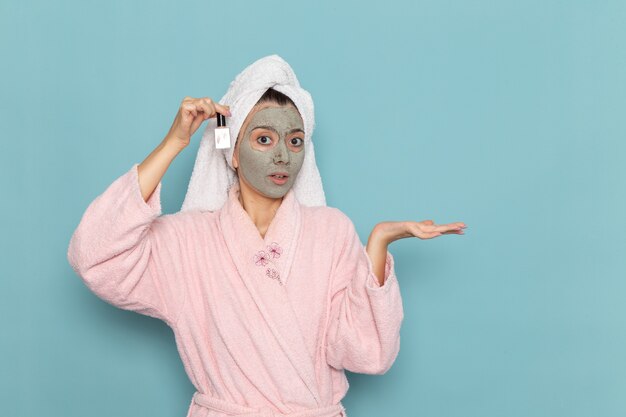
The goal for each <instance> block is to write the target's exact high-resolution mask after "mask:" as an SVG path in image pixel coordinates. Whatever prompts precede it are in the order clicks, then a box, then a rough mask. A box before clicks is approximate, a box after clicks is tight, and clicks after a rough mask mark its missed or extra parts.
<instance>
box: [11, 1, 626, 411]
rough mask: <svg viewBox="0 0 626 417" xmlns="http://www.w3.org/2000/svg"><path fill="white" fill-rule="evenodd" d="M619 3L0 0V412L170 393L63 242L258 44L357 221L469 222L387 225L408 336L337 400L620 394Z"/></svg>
mask: <svg viewBox="0 0 626 417" xmlns="http://www.w3.org/2000/svg"><path fill="white" fill-rule="evenodd" d="M625 21H626V3H624V2H620V1H603V2H592V1H545V0H542V1H538V0H537V1H524V2H520V1H500V2H495V1H487V0H473V1H457V2H453V1H438V2H434V1H421V0H419V1H417V0H412V1H408V0H407V1H395V0H394V1H385V2H371V3H364V2H348V1H345V2H330V1H329V2H321V1H309V2H306V3H304V2H293V1H291V2H288V1H276V0H265V1H259V2H253V1H248V2H245V1H224V2H213V1H212V2H209V1H196V2H184V1H182V2H181V1H178V2H164V1H152V2H147V1H145V2H137V1H121V0H110V1H107V2H93V1H75V2H70V1H56V2H51V1H28V2H26V1H17V0H13V1H6V0H5V1H3V2H2V3H0V48H1V53H2V55H1V59H0V103H1V104H2V110H1V111H0V126H1V127H0V129H1V130H0V132H1V136H2V140H1V142H0V143H1V151H0V158H1V159H0V162H1V165H0V166H1V167H2V176H1V178H0V186H1V188H2V190H3V192H4V195H5V198H4V199H3V204H2V205H1V206H2V208H1V210H2V214H3V218H4V222H3V233H2V234H1V235H0V244H1V245H2V246H1V247H0V249H2V254H3V256H2V269H1V274H2V279H1V280H0V286H1V288H0V294H1V295H0V297H1V298H2V301H1V302H0V325H1V326H2V329H3V336H2V338H1V341H0V353H1V354H2V367H1V369H2V370H1V371H0V415H2V416H13V417H31V416H42V415H45V416H65V417H73V416H90V417H98V416H102V417H104V416H113V415H114V416H117V417H123V416H137V415H141V416H148V415H149V416H152V417H161V416H162V417H166V416H168V417H169V416H181V417H183V416H184V415H185V413H186V411H187V407H188V405H189V401H190V400H191V395H192V393H193V391H194V389H193V386H192V385H191V383H190V382H189V381H188V379H187V377H186V375H185V373H184V370H183V366H182V362H181V361H180V359H179V357H178V354H177V352H176V347H175V344H174V338H173V334H172V332H171V330H170V329H169V328H168V327H167V326H166V325H165V324H164V323H162V322H160V321H158V320H155V319H152V318H149V317H145V316H140V315H138V314H136V313H132V312H126V311H122V310H118V309H116V308H114V307H112V306H110V305H108V304H106V303H105V302H103V301H101V300H99V299H98V298H96V297H95V296H94V295H93V294H91V293H90V292H89V291H88V289H87V288H86V287H85V286H84V285H83V284H82V282H80V280H79V278H78V277H77V276H76V275H75V274H74V272H73V271H72V269H71V268H70V266H69V264H68V263H67V259H66V250H67V244H68V242H69V238H70V236H71V233H72V232H73V230H74V228H75V227H76V226H77V224H78V221H79V220H80V217H81V215H82V213H83V212H84V210H85V209H86V207H87V205H88V204H89V203H90V202H91V201H92V200H93V199H94V198H95V197H96V196H97V195H99V194H100V193H101V192H102V191H104V189H105V188H106V187H107V186H108V184H110V183H111V182H112V181H113V180H114V179H115V178H117V177H118V176H120V175H121V174H122V173H124V172H125V171H126V170H127V169H129V168H130V166H131V165H132V164H133V163H135V162H141V161H142V160H143V159H144V158H145V157H146V156H147V155H148V154H149V153H150V152H151V151H152V149H153V148H154V147H155V146H156V145H157V144H158V143H159V142H160V141H161V140H162V139H163V137H164V135H165V133H166V132H167V131H168V129H169V127H170V125H171V123H172V120H173V118H174V115H175V113H176V111H177V109H178V105H179V103H180V101H181V100H182V98H183V97H184V96H187V95H189V96H193V97H202V96H209V97H212V98H215V99H219V98H221V96H222V95H223V94H224V92H225V91H226V88H227V86H228V83H229V82H230V81H231V80H232V78H233V77H234V76H235V75H236V74H237V73H238V72H239V71H241V70H242V69H243V68H244V67H245V66H247V65H248V64H250V63H251V62H253V61H254V60H256V59H258V58H260V57H262V56H265V55H269V54H273V53H277V54H279V55H281V56H282V57H283V58H285V59H286V60H287V61H288V62H289V63H290V64H291V65H292V66H293V68H294V70H295V71H296V73H297V74H298V77H299V79H300V81H301V83H302V85H303V86H304V87H305V88H306V89H308V90H309V91H310V92H311V94H312V95H313V98H314V100H315V103H316V115H317V119H316V124H317V129H316V132H315V134H314V138H313V139H314V141H315V143H316V152H317V155H316V156H317V159H318V162H319V168H320V171H321V173H322V178H323V179H324V183H325V189H326V193H327V198H328V203H329V205H331V206H335V207H338V208H340V209H342V210H343V211H344V212H345V213H346V214H348V215H349V216H350V217H351V218H352V220H353V221H354V223H355V225H356V226H357V229H358V231H359V233H360V235H361V238H362V240H363V242H364V243H365V242H366V240H367V236H368V234H369V231H370V230H371V228H372V227H373V226H374V224H376V222H378V221H382V220H417V221H421V220H425V219H433V220H435V222H438V223H448V222H453V221H463V222H465V223H466V224H467V225H468V229H467V232H466V234H465V235H464V236H457V235H450V236H441V237H439V238H436V239H432V240H420V239H416V238H413V239H403V240H400V241H397V242H395V243H393V244H392V245H391V246H390V250H391V252H392V253H393V254H394V256H395V257H396V262H397V274H398V277H399V280H400V285H401V290H402V293H403V300H404V305H405V321H404V324H403V329H402V347H401V352H400V355H399V357H398V359H397V361H396V363H395V365H394V367H393V368H392V369H391V370H390V371H389V372H388V373H387V374H385V375H382V376H367V375H358V374H352V373H351V374H349V379H350V382H351V388H350V391H349V393H348V396H347V397H346V398H345V399H344V405H345V406H346V408H347V411H348V415H349V416H352V417H356V416H359V417H373V416H381V415H385V416H419V417H431V416H432V417H484V416H494V417H495V416H497V417H501V416H507V417H529V416H532V417H544V416H545V417H556V416H564V417H565V416H567V417H579V416H580V417H588V416H603V417H608V416H624V415H626V395H624V393H625V392H626V359H625V357H626V356H625V354H624V352H625V351H626V303H625V302H624V300H625V295H626V280H625V278H626V256H625V253H624V252H625V249H626V233H625V232H626V216H625V214H626V197H625V193H624V189H625V188H624V185H625V180H626V164H624V161H623V159H624V155H625V154H626V145H625V144H624V139H625V136H626V126H625V123H624V112H625V105H626V71H625V66H626V48H624V42H625V40H626V25H625V24H624V22H625ZM203 128H204V125H203V126H202V127H201V128H200V129H199V130H198V132H197V133H196V135H195V136H194V137H193V139H192V144H191V145H190V146H189V148H188V149H186V150H185V151H183V153H181V154H180V155H179V157H178V158H177V159H176V160H175V161H174V163H173V164H172V166H171V167H170V170H169V171H168V173H167V174H166V176H165V178H164V180H163V192H162V198H163V209H164V212H165V213H172V212H176V211H178V210H179V208H180V205H181V204H182V201H183V197H184V193H185V191H186V186H187V182H188V179H189V176H190V174H191V170H192V167H193V161H194V158H195V152H196V150H197V145H198V143H199V140H200V138H201V135H202V130H203ZM92 407H93V409H92Z"/></svg>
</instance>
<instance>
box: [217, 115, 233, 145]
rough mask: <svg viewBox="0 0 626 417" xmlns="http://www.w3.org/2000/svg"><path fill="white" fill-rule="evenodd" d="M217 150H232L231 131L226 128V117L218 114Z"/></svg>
mask: <svg viewBox="0 0 626 417" xmlns="http://www.w3.org/2000/svg"><path fill="white" fill-rule="evenodd" d="M215 148H216V149H227V148H230V130H229V129H228V128H227V127H226V116H224V115H223V114H221V113H217V127H216V128H215Z"/></svg>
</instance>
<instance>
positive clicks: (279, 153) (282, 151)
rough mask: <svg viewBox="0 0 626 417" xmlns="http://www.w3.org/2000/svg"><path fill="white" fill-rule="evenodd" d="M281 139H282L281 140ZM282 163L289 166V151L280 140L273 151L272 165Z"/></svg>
mask: <svg viewBox="0 0 626 417" xmlns="http://www.w3.org/2000/svg"><path fill="white" fill-rule="evenodd" d="M281 139H282V138H281ZM281 162H282V163H283V164H285V165H289V151H288V150H287V145H285V141H284V140H280V141H279V142H278V144H277V145H276V148H275V149H274V163H275V164H278V163H281Z"/></svg>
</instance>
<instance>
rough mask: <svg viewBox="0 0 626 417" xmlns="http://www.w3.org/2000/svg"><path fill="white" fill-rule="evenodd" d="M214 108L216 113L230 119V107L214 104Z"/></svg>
mask: <svg viewBox="0 0 626 417" xmlns="http://www.w3.org/2000/svg"><path fill="white" fill-rule="evenodd" d="M215 108H216V109H217V111H218V112H220V113H221V114H223V115H224V116H228V117H231V116H232V113H231V112H230V106H226V105H224V104H219V103H215Z"/></svg>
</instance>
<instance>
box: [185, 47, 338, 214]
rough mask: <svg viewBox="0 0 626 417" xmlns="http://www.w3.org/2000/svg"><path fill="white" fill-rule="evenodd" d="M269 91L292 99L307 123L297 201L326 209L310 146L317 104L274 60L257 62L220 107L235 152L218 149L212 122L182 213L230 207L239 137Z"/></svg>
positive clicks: (281, 62) (283, 65) (296, 183)
mask: <svg viewBox="0 0 626 417" xmlns="http://www.w3.org/2000/svg"><path fill="white" fill-rule="evenodd" d="M269 88H273V89H274V90H276V91H279V92H281V93H283V94H285V95H286V96H288V97H289V98H290V99H291V100H292V101H293V102H294V104H295V105H296V107H297V109H298V111H299V112H300V115H301V116H302V120H303V122H304V152H305V154H304V162H303V164H302V168H301V169H300V172H299V173H298V176H297V177H296V180H295V181H294V184H293V190H294V193H295V195H296V198H297V200H298V202H299V203H300V204H302V205H305V206H325V205H326V198H325V196H324V189H323V187H322V179H321V177H320V174H319V171H318V169H317V165H316V163H315V152H314V150H313V142H312V141H311V137H312V135H313V129H314V127H315V117H314V112H313V99H312V98H311V95H310V94H309V92H308V91H306V90H304V89H303V88H301V87H300V83H299V82H298V79H297V78H296V74H295V73H294V72H293V70H292V69H291V67H290V66H289V64H288V63H287V62H286V61H285V60H284V59H282V58H281V57H280V56H278V55H269V56H266V57H264V58H261V59H259V60H257V61H255V62H254V63H252V64H251V65H249V66H248V67H247V68H246V69H244V70H243V71H242V72H241V73H240V74H239V75H237V77H236V78H235V79H234V80H233V81H232V82H231V83H230V86H229V88H228V91H227V92H226V94H225V95H224V97H222V99H221V100H220V101H219V103H220V104H224V105H228V106H230V112H231V114H232V117H227V118H226V126H227V127H228V128H229V129H230V139H231V147H230V148H226V149H216V148H215V133H214V130H215V128H216V127H217V119H216V118H215V117H213V118H211V119H208V121H207V125H206V128H205V129H204V134H203V135H202V140H201V141H200V149H199V150H198V155H197V156H196V163H195V165H194V167H193V172H192V173H191V179H190V181H189V186H188V188H187V195H186V196H185V200H184V202H183V205H182V208H181V211H186V210H202V211H206V210H209V211H215V210H217V209H219V208H221V207H222V205H223V204H224V203H225V202H226V199H227V197H228V191H229V190H230V187H231V186H232V185H233V183H234V182H235V181H237V180H238V179H237V173H236V171H235V169H234V168H233V166H232V157H233V152H234V150H235V141H236V139H237V135H238V134H239V130H240V129H241V125H242V124H243V122H244V120H245V119H246V117H247V116H248V114H249V113H250V110H252V108H253V107H254V105H255V104H256V103H257V101H258V100H259V99H260V98H261V96H262V95H263V94H264V93H265V92H266V91H267V89H269Z"/></svg>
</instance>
